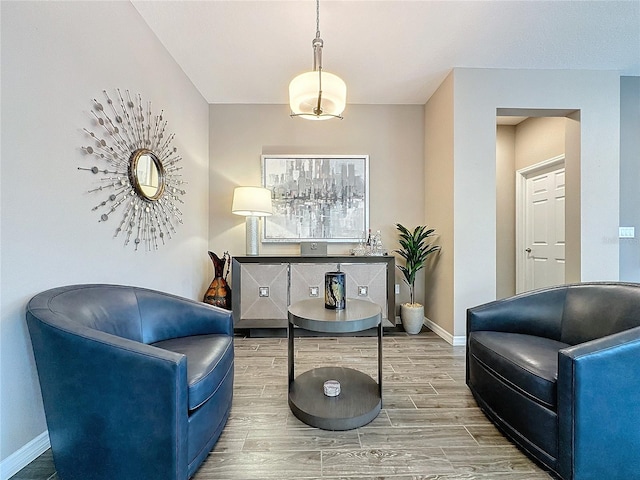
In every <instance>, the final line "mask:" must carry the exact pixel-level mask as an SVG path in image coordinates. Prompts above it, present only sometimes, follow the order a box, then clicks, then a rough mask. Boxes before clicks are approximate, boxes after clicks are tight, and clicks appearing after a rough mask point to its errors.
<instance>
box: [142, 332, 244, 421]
mask: <svg viewBox="0 0 640 480" xmlns="http://www.w3.org/2000/svg"><path fill="white" fill-rule="evenodd" d="M152 345H153V346H154V347H158V348H162V349H164V350H169V351H171V352H176V353H182V354H184V355H186V357H187V383H188V395H189V411H193V410H195V409H196V408H198V407H199V406H201V405H202V404H203V403H205V402H206V401H207V400H208V399H209V398H211V397H212V396H213V394H214V393H215V392H216V390H217V389H218V387H219V386H220V383H221V382H222V380H223V379H224V378H225V376H226V375H227V372H228V371H229V368H231V366H232V365H233V338H232V337H230V336H228V335H194V336H191V337H180V338H172V339H170V340H163V341H161V342H156V343H153V344H152Z"/></svg>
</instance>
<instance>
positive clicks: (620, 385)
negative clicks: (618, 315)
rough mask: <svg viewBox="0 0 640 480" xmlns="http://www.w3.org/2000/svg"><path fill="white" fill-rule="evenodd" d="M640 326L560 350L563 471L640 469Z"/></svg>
mask: <svg viewBox="0 0 640 480" xmlns="http://www.w3.org/2000/svg"><path fill="white" fill-rule="evenodd" d="M638 419H640V327H636V328H633V329H631V330H626V331H624V332H620V333H617V334H613V335H609V336H607V337H603V338H600V339H597V340H593V341H590V342H586V343H582V344H579V345H575V346H572V347H569V348H565V349H563V350H560V352H559V354H558V420H559V449H560V452H559V456H558V459H559V473H560V474H561V475H562V476H563V477H564V478H576V479H579V478H587V476H585V475H587V474H588V478H611V477H610V475H611V472H615V473H616V478H634V477H635V476H637V474H638V471H640V456H638V452H639V451H640V429H638Z"/></svg>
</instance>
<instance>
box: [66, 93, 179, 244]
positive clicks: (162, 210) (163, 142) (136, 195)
mask: <svg viewBox="0 0 640 480" xmlns="http://www.w3.org/2000/svg"><path fill="white" fill-rule="evenodd" d="M116 93H117V99H116V101H115V102H114V101H113V100H112V99H111V98H110V97H109V94H108V93H107V91H106V90H105V91H104V96H105V99H106V104H107V107H106V108H105V107H104V106H103V105H102V103H100V102H99V101H98V100H96V99H93V108H92V110H91V114H92V115H93V117H95V123H94V126H95V128H96V130H97V132H94V131H90V130H88V129H86V128H84V129H83V130H84V132H86V133H87V135H89V136H90V137H91V139H92V144H91V145H89V146H83V147H82V150H83V151H84V152H85V153H86V154H87V155H89V156H90V158H91V159H93V160H95V161H98V162H100V164H101V165H102V166H101V167H98V166H96V165H94V166H91V167H78V170H85V171H88V172H91V173H92V174H94V175H99V178H98V179H97V180H96V184H97V185H98V186H96V187H95V188H92V189H91V190H89V193H92V194H93V193H95V194H97V195H100V196H101V199H102V201H101V202H100V203H98V204H97V205H96V206H94V207H93V208H92V211H98V212H99V213H100V218H99V220H98V221H99V222H107V221H109V220H110V219H111V217H112V216H114V215H115V214H116V212H117V211H118V209H120V211H122V217H121V220H120V223H119V224H118V226H117V228H115V234H114V237H118V236H119V235H121V234H122V236H123V237H124V244H125V245H128V244H129V243H130V242H131V241H133V244H134V245H135V249H136V251H137V250H138V247H139V246H140V245H144V247H145V249H146V250H157V249H158V246H159V244H163V245H164V242H165V238H171V234H172V233H175V225H176V223H182V212H181V211H180V209H179V208H178V204H180V203H182V204H184V202H183V201H182V198H181V196H183V195H185V193H186V192H185V190H184V189H183V185H184V184H185V183H186V182H184V181H183V180H182V175H181V174H180V173H179V172H180V170H181V169H182V167H180V166H178V164H179V162H180V161H181V160H182V158H181V157H180V156H179V155H178V154H177V149H176V148H175V147H173V146H172V145H171V143H172V142H173V139H174V137H175V135H174V134H171V135H168V136H165V130H166V127H167V121H166V120H164V119H163V116H162V114H163V112H162V111H161V112H160V115H156V116H152V114H151V102H147V104H146V109H145V108H143V103H142V98H141V97H140V95H139V94H138V95H136V96H134V97H133V98H132V97H131V95H130V93H129V91H128V90H126V91H125V92H124V96H123V94H122V92H121V91H120V90H119V89H117V90H116Z"/></svg>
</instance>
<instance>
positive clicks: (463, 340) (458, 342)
mask: <svg viewBox="0 0 640 480" xmlns="http://www.w3.org/2000/svg"><path fill="white" fill-rule="evenodd" d="M424 324H425V325H426V326H427V328H429V329H430V330H431V331H433V333H435V334H436V335H438V336H439V337H440V338H442V339H444V340H445V341H446V342H447V343H448V344H449V345H453V346H454V347H463V346H465V345H466V344H467V337H466V335H457V336H456V335H451V334H450V333H449V332H447V331H446V330H445V329H444V328H442V327H441V326H440V325H438V324H437V323H435V322H432V321H431V320H429V319H428V318H426V317H425V319H424Z"/></svg>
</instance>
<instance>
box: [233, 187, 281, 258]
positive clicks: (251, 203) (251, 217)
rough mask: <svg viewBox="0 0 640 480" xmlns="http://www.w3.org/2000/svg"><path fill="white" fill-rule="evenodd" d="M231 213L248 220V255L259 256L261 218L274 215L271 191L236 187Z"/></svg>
mask: <svg viewBox="0 0 640 480" xmlns="http://www.w3.org/2000/svg"><path fill="white" fill-rule="evenodd" d="M231 212H232V213H235V214H236V215H243V216H245V217H247V218H246V229H247V232H246V235H247V255H258V244H259V242H260V238H259V236H260V224H259V217H266V216H269V215H271V214H272V213H273V207H272V205H271V190H269V189H266V188H262V187H236V188H235V190H234V191H233V203H232V205H231Z"/></svg>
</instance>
